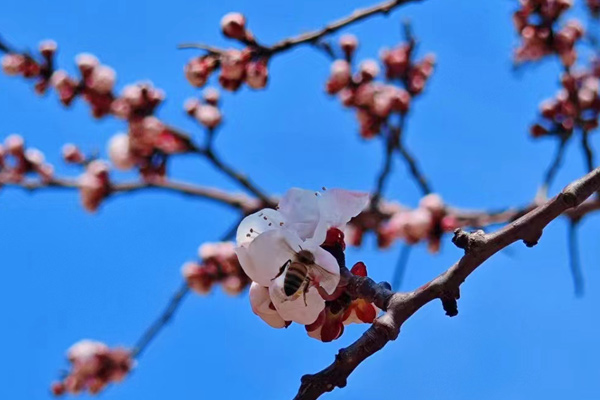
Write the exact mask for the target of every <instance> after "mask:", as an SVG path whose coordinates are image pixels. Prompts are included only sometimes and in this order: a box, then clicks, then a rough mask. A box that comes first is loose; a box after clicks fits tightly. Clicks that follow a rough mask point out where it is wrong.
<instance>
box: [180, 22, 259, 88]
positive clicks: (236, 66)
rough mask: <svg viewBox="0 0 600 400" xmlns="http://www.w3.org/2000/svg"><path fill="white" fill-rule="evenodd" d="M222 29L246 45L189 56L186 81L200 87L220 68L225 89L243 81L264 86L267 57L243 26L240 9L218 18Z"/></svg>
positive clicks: (224, 32)
mask: <svg viewBox="0 0 600 400" xmlns="http://www.w3.org/2000/svg"><path fill="white" fill-rule="evenodd" d="M221 30H222V32H223V34H224V35H225V36H227V37H228V38H231V39H235V40H238V41H240V42H241V43H243V44H246V45H247V46H246V47H245V48H244V49H242V50H238V49H227V50H223V51H209V52H208V54H206V55H203V56H201V57H195V58H192V59H191V60H190V61H189V62H188V63H187V64H186V65H185V67H184V74H185V77H186V78H187V80H188V81H189V83H190V84H191V85H192V86H194V87H202V86H204V85H205V84H206V82H207V81H208V78H209V77H210V75H211V74H212V73H213V72H215V71H216V70H220V72H219V84H220V85H221V86H222V87H223V89H225V90H229V91H236V90H238V89H239V88H240V87H241V86H242V83H246V85H248V86H249V87H251V88H252V89H263V88H265V87H266V86H267V80H268V78H269V71H268V68H267V63H268V61H269V58H268V55H266V54H265V49H264V48H263V47H261V46H259V45H258V44H257V43H256V41H255V39H254V36H253V35H252V33H251V32H250V31H249V30H248V29H247V28H246V17H244V16H243V15H242V14H240V13H229V14H226V15H225V16H224V17H223V19H222V20H221Z"/></svg>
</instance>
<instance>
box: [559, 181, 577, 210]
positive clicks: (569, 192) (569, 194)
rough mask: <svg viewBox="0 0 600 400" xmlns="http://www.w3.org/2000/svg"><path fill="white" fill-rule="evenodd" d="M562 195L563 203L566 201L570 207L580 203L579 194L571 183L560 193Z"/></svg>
mask: <svg viewBox="0 0 600 400" xmlns="http://www.w3.org/2000/svg"><path fill="white" fill-rule="evenodd" d="M560 197H561V199H562V201H563V203H565V204H566V205H567V206H568V207H569V208H574V207H577V206H578V205H579V204H578V203H579V202H578V201H577V195H576V194H575V193H573V188H572V187H571V185H569V186H567V187H566V188H564V189H563V191H562V193H561V194H560Z"/></svg>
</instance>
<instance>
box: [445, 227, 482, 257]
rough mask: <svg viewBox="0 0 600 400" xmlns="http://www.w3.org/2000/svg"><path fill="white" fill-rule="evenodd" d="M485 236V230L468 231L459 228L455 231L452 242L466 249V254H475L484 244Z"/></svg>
mask: <svg viewBox="0 0 600 400" xmlns="http://www.w3.org/2000/svg"><path fill="white" fill-rule="evenodd" d="M484 237H485V232H484V231H482V230H478V231H475V232H472V233H468V232H465V231H463V230H462V229H460V228H458V229H456V230H455V231H454V237H453V238H452V243H454V244H455V245H456V247H458V248H459V249H463V250H464V251H465V254H466V253H472V254H475V253H477V251H478V249H479V248H480V247H481V245H482V244H483V241H484Z"/></svg>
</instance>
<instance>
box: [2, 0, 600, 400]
mask: <svg viewBox="0 0 600 400" xmlns="http://www.w3.org/2000/svg"><path fill="white" fill-rule="evenodd" d="M515 3H516V2H514V3H513V2H511V1H506V0H501V1H500V0H497V1H466V0H457V1H453V2H449V1H441V0H426V1H424V2H422V3H421V4H413V5H409V6H406V7H403V8H401V9H399V10H397V11H395V12H394V13H392V14H391V16H390V17H388V18H384V17H376V18H372V19H370V20H368V21H365V22H363V23H360V24H359V25H356V26H352V27H350V28H347V29H345V30H344V32H351V33H355V34H357V35H358V36H359V38H360V40H361V46H360V50H359V54H358V55H359V57H360V58H367V57H373V56H376V55H377V54H378V51H379V49H380V48H381V47H384V46H391V45H394V44H395V43H397V42H398V40H399V38H400V36H399V32H400V29H399V26H400V25H399V21H400V20H401V19H403V18H410V19H411V20H412V21H413V26H414V29H415V32H416V34H417V35H418V37H419V38H420V52H421V53H424V52H426V51H433V52H435V53H436V54H437V59H438V66H437V67H436V71H435V73H434V76H433V78H432V80H431V81H430V85H429V86H428V87H427V90H426V94H425V95H423V96H422V97H421V98H419V99H418V101H416V102H415V104H414V108H413V111H414V112H413V113H412V115H411V117H410V119H409V121H408V128H407V129H408V131H407V135H408V145H409V146H410V149H411V150H412V151H413V153H414V154H415V155H416V156H417V157H418V159H419V162H420V164H421V165H422V167H423V169H424V170H425V172H426V174H427V176H428V177H429V178H430V180H431V182H432V185H433V187H434V189H435V190H436V191H438V192H439V193H441V194H442V196H443V197H444V199H445V200H447V201H448V202H449V203H451V204H454V205H459V206H463V207H492V208H493V207H501V206H506V205H516V204H522V203H525V202H527V201H528V200H529V199H531V198H532V196H533V195H534V193H535V190H536V188H537V185H538V184H539V182H540V179H541V176H542V173H543V171H544V169H545V167H546V165H547V163H548V162H549V160H550V158H551V156H552V154H553V151H554V143H551V142H549V141H539V142H534V141H533V140H531V139H530V138H529V137H528V135H527V129H528V126H529V124H530V122H531V121H532V120H533V119H534V117H535V113H536V109H537V104H538V103H539V102H540V101H541V100H543V99H544V98H546V97H549V96H551V95H553V94H554V92H555V91H556V89H557V81H558V79H557V77H558V71H559V67H558V65H557V63H556V60H547V61H545V62H542V63H540V64H539V65H537V66H535V67H533V68H530V69H527V70H524V71H521V73H519V74H515V73H514V72H513V71H512V70H511V63H510V54H511V50H512V49H513V47H514V45H515V44H516V37H515V33H514V30H513V27H512V23H511V11H512V10H513V8H514V6H515ZM579 3H581V2H579ZM368 4H370V3H369V2H368V1H365V0H360V1H359V0H346V1H341V0H332V1H328V2H322V1H318V0H305V1H303V2H281V1H261V0H256V1H253V2H244V1H222V2H198V1H189V0H171V1H169V2H168V3H164V2H143V1H140V0H131V1H127V2H124V1H118V0H105V1H102V2H82V1H76V0H70V1H67V0H54V1H52V2H50V1H43V0H31V1H27V2H6V4H4V5H3V12H2V13H1V14H0V33H1V34H2V35H3V36H4V37H6V38H7V39H8V40H10V41H11V42H13V43H15V44H17V45H19V46H29V47H32V48H34V47H35V46H36V45H37V43H38V42H39V41H40V40H42V39H45V38H53V39H55V40H56V41H57V42H58V43H59V47H60V52H59V55H58V59H59V62H60V64H61V65H62V66H65V67H67V68H68V69H70V70H73V61H72V60H73V57H74V56H75V55H76V54H77V53H79V52H82V51H88V52H92V53H94V54H96V55H98V57H99V58H100V59H101V61H102V62H104V63H106V64H108V65H111V66H113V67H114V68H115V69H116V70H117V72H118V81H119V86H120V87H121V86H122V85H123V84H126V83H129V82H133V81H137V80H141V79H149V80H152V81H153V82H154V83H155V85H156V86H158V87H160V88H163V89H164V90H165V91H166V92H167V97H168V99H167V102H166V104H164V105H163V106H162V108H161V109H160V112H159V116H160V117H161V118H164V119H165V120H167V121H169V122H171V123H173V124H175V125H178V126H181V127H183V128H185V129H187V130H188V131H190V132H195V134H196V135H198V137H199V135H201V132H200V130H199V129H198V128H197V127H196V126H194V125H193V124H192V123H191V122H190V121H188V120H187V118H186V117H185V116H184V115H183V112H182V103H183V101H184V100H185V99H186V98H187V97H189V96H192V95H195V94H197V93H198V92H197V91H196V90H195V89H193V88H191V87H190V86H189V85H188V84H187V83H186V81H185V79H184V77H183V74H182V66H183V64H184V63H185V62H186V60H187V59H188V58H189V57H190V56H191V55H192V54H193V52H189V51H187V52H184V51H178V50H176V45H177V44H178V43H182V42H187V41H194V40H198V41H203V42H207V43H212V44H216V45H226V44H227V43H226V41H225V40H224V39H223V38H222V37H221V36H220V33H219V26H218V23H219V20H220V17H221V16H222V15H223V14H225V13H226V12H229V11H242V12H243V13H245V14H246V16H247V18H248V21H249V27H250V29H252V31H253V32H254V33H255V34H256V35H257V37H258V38H259V39H261V40H262V41H264V42H266V43H271V42H274V41H276V40H278V39H280V38H283V37H286V36H289V35H293V34H297V33H299V32H302V31H304V30H308V29H312V28H317V27H320V26H322V25H323V24H324V23H325V22H328V21H331V20H333V19H335V18H337V17H340V16H343V15H346V14H348V13H349V12H351V11H352V10H353V9H354V8H356V7H359V6H366V5H368ZM328 70H329V62H328V60H327V59H326V58H325V57H324V56H323V55H322V54H320V53H317V52H315V51H314V50H313V49H311V48H308V47H301V48H297V49H295V50H293V51H291V52H289V53H286V54H285V55H282V56H281V57H277V58H276V59H275V60H273V61H272V62H271V64H270V72H271V80H270V87H269V90H266V91H261V92H251V91H249V90H247V89H243V90H241V91H240V92H239V93H236V94H233V95H232V94H226V95H225V96H224V102H223V110H224V113H225V124H224V126H223V129H222V130H221V131H220V133H219V137H218V138H217V142H216V145H217V146H218V147H217V148H218V149H219V150H220V152H221V153H222V155H223V156H224V157H225V158H226V159H227V160H229V161H230V162H231V163H233V164H234V165H236V166H238V167H240V168H241V169H243V170H244V171H246V172H247V173H248V174H249V175H250V176H252V177H253V178H254V179H255V180H256V181H257V182H258V183H259V184H260V185H262V186H263V187H264V188H266V189H268V190H269V191H270V192H273V193H282V192H284V191H285V190H287V189H288V188H289V187H291V186H300V187H305V188H313V189H318V188H320V187H322V186H326V187H344V188H349V189H359V190H371V189H372V187H373V182H374V175H375V173H376V172H377V171H378V170H379V168H380V164H381V162H382V161H381V153H382V146H381V143H379V142H378V141H371V142H365V141H363V140H361V139H360V138H359V137H358V134H357V132H356V130H357V128H356V124H355V120H354V116H353V115H352V113H351V112H349V111H347V110H344V109H342V108H341V107H340V105H339V104H338V102H337V101H336V100H335V99H331V98H329V97H327V96H326V95H325V94H324V93H323V85H324V82H325V79H326V77H327V73H328ZM0 93H2V96H0V109H1V110H2V118H1V119H0V135H2V136H6V135H8V134H10V133H13V132H18V133H21V134H23V135H24V136H26V138H27V140H28V143H29V144H30V145H32V146H36V147H39V148H41V149H42V150H44V151H45V153H46V156H47V158H48V159H49V160H50V161H52V162H54V163H55V164H56V165H57V168H58V170H59V171H60V172H61V173H65V174H68V173H72V174H74V173H76V171H74V170H70V169H69V168H67V167H65V166H64V165H62V164H61V163H60V161H59V158H60V157H59V154H60V147H61V146H62V144H64V143H65V142H68V141H69V142H74V143H77V144H79V145H81V146H82V148H84V149H86V150H90V151H91V150H94V149H98V150H101V151H104V147H105V143H106V141H107V139H108V138H109V137H110V136H112V135H113V134H114V133H115V132H117V131H119V130H123V129H124V128H125V126H124V125H123V124H122V123H121V122H119V121H115V120H103V121H100V122H94V121H91V119H90V118H89V117H88V110H87V108H86V107H85V106H84V105H83V104H82V103H80V102H78V103H77V104H75V106H74V107H73V108H72V109H69V110H65V109H63V108H62V107H61V106H60V105H59V104H58V102H57V101H56V98H55V96H54V95H53V94H52V95H50V96H47V97H45V98H38V97H37V96H36V95H35V94H34V93H33V91H32V89H31V87H30V86H29V85H28V84H27V83H25V82H23V81H21V80H19V79H14V78H7V77H5V76H3V75H2V76H0ZM594 142H595V143H596V144H597V140H596V139H595V138H594ZM394 170H395V174H394V175H393V177H392V178H391V179H390V182H389V183H390V184H389V187H388V190H387V195H388V196H389V197H391V198H394V199H398V200H399V201H401V202H403V203H406V204H413V205H414V204H416V203H417V202H418V199H419V192H418V190H417V188H416V187H415V186H414V184H413V183H412V182H411V181H410V179H409V178H408V175H407V171H406V170H405V168H404V165H403V164H402V163H401V162H400V161H399V160H397V161H396V163H395V165H394ZM583 171H584V166H583V161H582V157H581V156H580V153H579V149H578V145H577V143H572V144H571V146H570V148H569V151H568V154H567V162H566V163H565V166H564V168H563V169H562V170H561V172H560V174H559V176H558V179H557V182H558V184H557V185H556V187H554V188H553V192H555V191H556V190H557V189H558V188H560V186H562V185H564V184H566V183H567V182H569V181H570V180H572V179H574V178H576V177H578V176H580V175H582V173H583ZM172 173H173V176H176V177H179V178H181V179H188V180H194V181H196V182H199V183H201V184H205V185H216V186H219V187H222V188H226V189H232V190H233V189H236V187H235V186H234V185H233V184H232V183H231V182H228V181H227V180H225V179H224V178H223V176H222V175H221V174H219V173H217V172H215V171H213V170H212V169H211V167H210V166H209V165H207V164H206V163H204V162H203V161H199V160H198V159H195V158H193V157H183V158H181V159H178V160H177V161H176V162H175V163H174V165H173V168H172ZM234 219H235V214H234V213H233V212H231V211H229V210H225V209H223V208H220V207H219V206H215V205H214V204H210V203H205V202H203V201H199V200H193V199H189V198H183V197H178V196H174V195H170V194H164V193H137V194H135V195H131V196H126V197H116V198H114V199H111V200H110V201H109V202H107V204H105V206H104V207H103V208H102V209H101V211H100V212H99V213H98V214H96V215H90V214H87V213H86V212H84V211H83V210H82V209H81V207H80V206H79V200H78V197H77V195H76V193H73V192H56V191H54V192H53V191H46V192H43V193H36V194H34V195H29V194H27V193H23V192H20V191H16V190H5V189H3V190H2V191H1V192H0V226H1V227H2V229H0V255H1V263H2V279H0V310H1V313H2V318H3V324H2V326H3V329H2V330H0V354H2V359H3V362H2V363H1V364H0V377H2V378H0V382H1V384H0V398H2V399H5V398H6V399H45V398H48V397H49V394H48V391H47V388H48V385H49V383H50V382H51V381H52V380H53V379H55V378H56V377H57V374H58V371H59V369H60V368H63V367H64V366H65V362H64V351H65V350H66V349H67V348H68V347H69V346H70V345H71V344H72V343H74V342H75V341H77V340H79V339H81V338H94V339H98V340H102V341H104V342H106V343H108V344H110V345H118V344H124V345H130V344H132V343H133V342H134V341H135V340H136V339H137V337H138V335H139V334H140V333H141V331H142V330H143V329H144V328H145V327H146V326H147V325H148V324H149V323H150V322H151V320H152V319H153V318H154V317H155V316H156V315H157V313H158V311H159V310H160V309H161V308H162V307H163V306H164V304H165V302H166V301H167V299H168V298H169V296H170V295H171V293H172V292H173V291H174V290H175V289H176V288H177V287H178V286H179V282H180V274H179V269H180V266H181V264H182V263H183V262H185V261H186V260H190V259H193V258H194V257H195V254H196V249H197V247H198V245H200V244H201V243H203V242H205V241H212V240H215V239H217V238H218V237H219V236H220V235H221V234H222V232H223V231H224V230H226V229H228V228H229V227H230V225H231V224H232V223H233V221H234ZM597 222H598V217H592V218H589V219H587V220H585V221H584V223H583V224H582V226H581V230H580V235H581V258H582V263H583V266H584V270H585V276H586V283H587V292H586V295H585V297H583V298H581V299H577V298H575V297H574V295H573V291H572V284H571V278H570V275H569V270H568V265H567V263H566V261H567V251H566V223H565V221H563V220H559V221H556V222H555V223H553V224H552V225H551V226H550V227H549V228H548V229H547V230H546V231H545V232H544V236H543V238H542V240H541V242H540V244H539V245H538V246H537V247H535V248H534V249H526V248H525V247H524V246H523V245H521V244H517V245H514V246H513V247H512V248H511V252H510V253H507V252H505V253H501V254H499V255H497V256H495V257H494V258H493V259H492V260H490V261H489V262H487V263H486V264H485V265H484V266H483V267H482V268H481V269H480V270H478V271H477V272H476V273H475V274H474V275H473V276H472V277H470V278H469V280H468V281H467V282H466V283H465V284H464V286H463V289H462V293H461V295H462V296H461V300H460V302H459V311H460V313H459V316H458V317H456V318H452V319H449V318H448V317H446V316H444V313H443V311H442V308H441V305H440V304H439V303H438V302H435V303H432V304H429V305H427V306H426V307H424V309H422V310H421V311H420V312H418V313H417V314H416V315H415V316H414V317H413V318H411V319H410V320H409V321H408V322H407V323H406V324H405V326H404V327H403V329H402V332H401V334H400V337H399V339H398V340H397V341H396V342H394V343H391V344H389V345H388V347H386V348H385V350H384V351H381V352H379V353H378V354H376V355H374V356H373V357H372V358H370V359H368V360H367V361H366V362H365V363H364V364H362V365H361V366H360V367H359V368H358V369H357V370H356V371H355V373H354V374H353V375H352V376H351V378H350V380H349V383H348V386H347V388H346V389H343V390H336V391H334V392H333V393H331V394H328V395H326V396H325V397H324V398H327V399H342V398H343V399H364V398H366V397H367V396H368V397H370V398H371V397H372V398H377V397H380V396H387V397H398V398H414V399H419V398H429V399H449V400H450V399H461V400H464V399H479V398H486V399H490V400H493V399H507V398H510V399H530V398H546V399H560V398H565V397H568V398H577V399H592V398H597V396H598V392H599V391H600V383H599V382H600V380H599V379H598V376H599V373H600V367H599V366H598V362H597V360H598V359H599V358H600V345H599V341H598V338H599V337H600V323H599V321H598V319H597V314H598V312H597V304H598V302H599V301H600V270H599V269H598V262H597V260H598V259H599V258H600V250H599V247H598V246H597V243H598V239H597V238H598V237H599V235H600V227H599V225H598V223H597ZM398 251H399V248H398V247H395V248H393V249H391V250H389V251H385V252H379V251H376V250H375V249H374V244H373V241H372V240H368V241H367V242H366V243H365V244H364V246H363V248H362V249H360V250H351V251H349V253H348V258H349V260H351V261H358V260H363V261H365V263H366V264H367V266H368V268H369V271H370V273H371V275H373V276H374V277H375V279H377V280H382V279H390V278H391V276H392V273H393V268H394V265H395V262H396V258H397V255H398ZM460 253H461V251H459V250H458V249H456V248H454V247H453V246H452V245H451V243H450V242H449V238H445V240H444V242H443V251H442V253H441V254H439V255H437V256H431V255H429V254H427V252H426V250H425V249H424V248H422V247H418V248H417V249H415V251H413V255H412V258H411V263H410V266H409V270H408V272H407V275H406V280H405V283H404V288H406V289H409V288H415V287H417V286H420V285H421V284H423V283H424V282H426V281H428V280H429V279H431V278H432V277H434V276H436V275H437V274H438V273H440V272H441V271H443V270H445V269H446V268H448V267H449V266H450V265H451V264H452V263H453V262H454V261H456V260H457V259H458V257H460ZM364 329H365V327H364V326H356V327H355V326H353V327H351V328H350V329H347V331H346V333H345V334H344V336H343V337H342V338H341V339H340V340H338V341H335V342H333V343H329V344H323V343H320V342H317V341H315V340H313V339H311V338H309V337H307V336H306V334H305V332H304V329H303V328H302V327H301V326H294V327H291V328H290V329H287V330H275V329H272V328H270V327H268V326H267V325H266V324H264V323H263V322H262V321H260V320H259V319H258V318H257V317H256V316H254V315H253V314H252V313H251V311H250V306H249V304H248V299H247V296H246V295H242V296H240V297H239V298H231V297H228V296H226V295H225V294H223V293H221V292H220V291H219V290H217V291H216V292H215V293H213V294H211V295H210V296H208V297H198V296H191V297H189V298H188V299H186V301H185V303H184V305H183V306H182V308H181V310H180V311H179V313H178V314H177V316H176V318H175V321H174V323H173V324H172V325H171V326H169V327H168V328H167V329H166V330H165V331H164V332H163V333H162V335H161V336H160V337H159V338H158V340H156V342H154V343H153V344H152V346H151V347H150V348H149V350H148V351H147V353H146V354H145V355H144V356H143V358H142V359H141V360H140V363H139V365H138V368H137V369H136V371H135V372H134V373H133V374H132V375H131V376H130V377H129V379H128V380H127V381H126V382H125V383H124V384H122V385H119V386H115V387H112V388H110V390H109V391H108V392H106V393H105V394H103V395H102V397H103V398H107V399H114V400H122V399H123V400H124V399H132V398H137V399H166V398H169V399H178V400H186V399H198V398H237V397H242V396H243V397H245V398H261V399H262V398H291V397H293V395H294V394H295V393H296V390H297V388H298V385H299V379H300V376H301V375H303V374H305V373H311V372H316V371H318V370H320V369H322V368H323V367H325V366H326V365H328V364H329V363H330V362H331V361H332V360H333V356H334V354H335V353H336V352H337V350H338V349H339V348H340V347H342V346H344V345H347V344H349V343H351V342H352V341H353V340H354V339H355V338H356V337H357V336H358V335H360V333H361V332H362V330H364ZM82 398H87V397H86V396H83V397H82Z"/></svg>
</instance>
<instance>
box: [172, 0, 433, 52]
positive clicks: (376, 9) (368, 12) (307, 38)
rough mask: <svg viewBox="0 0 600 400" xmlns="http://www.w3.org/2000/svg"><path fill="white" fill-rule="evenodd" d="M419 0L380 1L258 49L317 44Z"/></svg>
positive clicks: (184, 46) (194, 45)
mask: <svg viewBox="0 0 600 400" xmlns="http://www.w3.org/2000/svg"><path fill="white" fill-rule="evenodd" d="M419 1H422V0H392V1H385V2H383V3H379V4H376V5H374V6H371V7H367V8H363V9H360V10H356V11H354V12H353V13H352V14H350V15H348V16H346V17H344V18H341V19H339V20H337V21H334V22H332V23H330V24H328V25H325V26H324V27H323V28H321V29H317V30H314V31H311V32H306V33H302V34H300V35H297V36H293V37H290V38H286V39H283V40H280V41H279V42H277V43H275V44H273V45H272V46H258V47H257V50H258V51H259V53H260V55H262V56H266V57H270V56H273V55H275V54H279V53H283V52H285V51H287V50H290V49H293V48H294V47H296V46H299V45H303V44H316V43H317V42H318V41H319V40H320V39H322V38H323V37H324V36H327V35H329V34H332V33H334V32H336V31H338V30H340V29H342V28H344V27H346V26H348V25H351V24H353V23H355V22H358V21H361V20H363V19H366V18H368V17H371V16H373V15H376V14H384V15H385V14H388V13H389V12H391V11H392V10H393V9H394V8H396V7H399V6H401V5H403V4H408V3H413V2H414V3H416V2H419ZM177 47H178V48H180V49H189V48H196V49H201V50H206V51H208V52H209V53H212V54H222V53H223V52H224V50H222V49H218V48H215V47H212V46H208V45H205V44H202V43H184V44H180V45H179V46H177Z"/></svg>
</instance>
